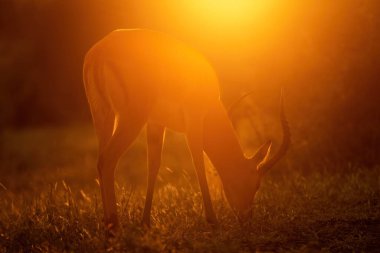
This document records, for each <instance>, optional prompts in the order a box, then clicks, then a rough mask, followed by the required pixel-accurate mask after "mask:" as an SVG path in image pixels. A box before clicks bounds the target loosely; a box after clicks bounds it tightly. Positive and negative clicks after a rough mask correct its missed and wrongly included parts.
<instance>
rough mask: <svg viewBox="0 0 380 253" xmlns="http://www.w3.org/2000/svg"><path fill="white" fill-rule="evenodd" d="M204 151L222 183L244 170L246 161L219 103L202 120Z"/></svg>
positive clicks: (224, 111) (225, 113)
mask: <svg viewBox="0 0 380 253" xmlns="http://www.w3.org/2000/svg"><path fill="white" fill-rule="evenodd" d="M204 151H205V152H206V154H207V156H208V157H209V159H210V160H211V162H212V164H213V165H214V167H215V169H216V170H217V171H218V173H219V176H220V178H221V180H222V182H223V183H225V182H226V180H229V179H231V178H234V177H236V175H237V174H239V170H241V169H246V168H245V167H246V166H247V163H248V161H249V160H247V159H246V157H245V156H244V153H243V151H242V148H241V146H240V143H239V141H238V138H237V136H236V134H235V131H234V128H233V127H232V124H231V121H230V119H229V118H228V115H227V112H226V110H225V109H224V107H223V105H222V104H221V103H220V102H219V103H218V104H216V105H215V106H214V107H213V108H212V109H211V110H210V111H209V113H208V114H207V115H206V117H205V119H204Z"/></svg>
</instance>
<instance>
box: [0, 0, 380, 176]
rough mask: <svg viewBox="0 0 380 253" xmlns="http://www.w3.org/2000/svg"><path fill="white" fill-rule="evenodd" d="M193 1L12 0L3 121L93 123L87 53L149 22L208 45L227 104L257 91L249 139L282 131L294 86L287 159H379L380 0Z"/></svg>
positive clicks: (1, 54)
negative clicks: (222, 8)
mask: <svg viewBox="0 0 380 253" xmlns="http://www.w3.org/2000/svg"><path fill="white" fill-rule="evenodd" d="M194 2H197V1H194ZM194 2H193V1H168V0H165V1H146V0H144V1H141V0H139V1H137V0H136V1H125V0H119V1H116V0H108V1H105V0H13V1H11V0H2V1H1V2H0V129H2V130H3V131H8V130H9V129H20V128H21V129H24V128H29V127H46V126H48V127H52V126H53V127H55V126H72V125H78V124H79V125H82V124H87V123H90V122H91V116H90V114H89V110H88V106H87V102H86V99H85V94H84V89H83V84H82V76H81V75H82V74H81V71H82V63H83V57H84V54H85V53H86V51H87V50H88V49H89V48H90V47H91V45H93V44H94V43H95V42H96V41H98V40H99V39H100V38H102V37H103V36H105V35H106V34H107V33H109V32H110V31H112V30H114V29H117V28H135V27H142V28H150V29H156V30H161V31H165V32H168V33H170V34H173V35H174V36H176V37H178V38H180V39H181V40H183V41H185V42H187V43H188V44H190V45H192V46H193V47H195V48H197V49H198V50H199V51H201V52H202V53H203V54H204V55H205V56H206V57H207V58H208V59H209V60H210V62H211V63H212V64H213V66H214V67H215V69H216V71H217V73H218V75H219V78H220V83H221V88H222V100H223V102H224V104H225V105H226V106H229V105H230V104H231V103H232V102H233V101H234V100H236V99H237V98H238V97H239V96H240V95H242V94H244V93H246V92H248V91H254V93H253V94H252V95H251V96H250V97H248V98H247V99H245V100H244V102H243V103H242V105H241V106H239V107H237V108H236V109H235V111H234V112H233V113H232V116H233V117H232V118H233V121H234V124H235V125H236V126H237V127H238V129H240V130H239V135H240V136H241V138H242V140H243V144H244V145H245V149H247V150H250V149H252V150H253V149H255V148H257V145H258V144H259V142H261V141H263V140H265V139H267V138H273V139H274V140H275V141H276V142H275V143H278V141H279V140H280V134H279V122H278V119H277V116H278V101H279V94H280V89H281V87H284V88H285V94H286V97H285V102H286V111H287V114H288V118H289V122H290V125H291V127H292V132H293V136H294V137H293V143H294V144H293V146H292V149H291V153H290V156H289V157H290V158H288V160H287V164H291V165H292V166H296V167H300V168H303V169H308V168H310V166H309V165H310V164H311V163H312V164H314V168H322V167H326V166H327V167H329V169H334V168H337V167H336V166H335V165H337V164H344V165H347V164H356V165H359V166H365V167H372V166H374V165H376V164H378V163H379V160H380V155H379V154H380V144H379V143H380V105H379V98H380V83H379V80H380V73H379V72H380V33H379V31H380V2H379V1H377V0H340V1H327V0H326V1H317V0H311V1H273V0H272V1H264V0H261V1H260V0H258V1H252V2H255V3H257V5H254V6H253V8H252V9H247V10H246V12H245V14H244V15H245V16H244V18H243V19H239V18H237V17H234V16H233V15H230V14H228V12H227V14H225V15H224V16H223V15H221V16H219V17H218V16H214V19H211V18H210V15H216V14H215V13H214V14H212V13H213V10H212V9H211V10H207V9H204V8H202V7H201V6H200V5H196V4H191V3H194ZM232 11H233V10H231V12H232ZM249 11H252V13H249ZM246 108H250V110H247V109H246ZM249 111H251V113H250V114H249V113H248V112H249ZM249 115H250V118H251V121H249V122H248V123H247V121H246V120H245V121H244V120H242V119H243V118H246V116H249ZM252 133H254V134H253V135H252ZM247 136H251V137H247ZM3 148H6V147H4V146H3ZM326 162H328V163H326ZM319 164H320V165H321V166H319ZM326 164H328V165H326ZM329 164H330V165H332V166H329ZM345 167H346V166H345ZM322 169H323V168H322Z"/></svg>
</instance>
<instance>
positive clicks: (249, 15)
mask: <svg viewBox="0 0 380 253" xmlns="http://www.w3.org/2000/svg"><path fill="white" fill-rule="evenodd" d="M272 2H273V1H272V0H194V1H191V4H189V5H190V6H189V8H192V9H193V11H194V13H197V14H198V16H197V17H196V18H199V19H200V20H202V21H203V22H204V24H205V25H206V26H213V27H214V28H219V29H223V28H224V29H230V28H233V29H236V28H237V27H239V26H246V25H247V24H249V23H252V22H253V21H254V20H258V19H259V18H260V17H261V16H262V15H263V14H264V13H265V12H267V11H268V10H269V9H270V7H271V6H272Z"/></svg>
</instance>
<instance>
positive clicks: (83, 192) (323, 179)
mask: <svg viewBox="0 0 380 253" xmlns="http://www.w3.org/2000/svg"><path fill="white" fill-rule="evenodd" d="M169 138H170V141H168V144H167V145H166V153H165V154H166V155H165V158H164V166H163V167H164V168H163V169H161V171H160V179H159V181H158V184H157V188H156V193H155V199H154V205H153V210H152V221H153V223H154V225H153V227H152V229H150V230H146V229H143V228H142V227H141V226H140V218H141V216H142V208H143V202H144V189H145V184H142V182H145V175H146V174H145V173H146V170H145V169H142V167H144V166H145V162H144V158H143V157H144V154H145V149H144V147H143V138H142V139H141V140H139V141H138V142H137V143H136V145H135V146H134V147H133V149H132V150H131V152H130V153H129V154H130V155H129V156H127V157H126V158H124V159H123V161H122V162H121V164H120V166H119V167H120V168H119V170H118V173H117V174H118V185H117V194H118V199H119V206H118V207H119V213H120V215H121V224H122V230H121V233H120V234H119V235H118V236H117V237H116V238H114V239H112V240H111V241H110V240H106V239H105V238H106V237H105V234H104V228H103V225H102V222H101V219H102V204H101V199H100V196H99V189H98V186H97V182H96V170H95V161H96V141H95V139H94V136H93V132H92V130H90V128H88V127H80V128H78V127H76V128H62V129H32V130H25V131H11V132H4V133H3V135H2V141H1V143H2V148H1V156H2V157H1V160H2V161H1V168H0V169H1V170H0V182H1V184H0V206H1V209H0V252H47V251H48V252H103V251H128V252H161V251H170V252H252V251H253V252H254V251H258V252H259V251H279V252H282V251H304V252H310V251H327V252H328V251H335V252H337V251H339V252H341V251H347V252H352V251H354V252H360V251H365V252H371V251H373V252H375V251H376V250H378V249H379V248H380V243H379V241H378V238H380V168H379V167H378V168H372V169H366V168H348V167H349V166H347V168H340V170H334V171H341V172H334V173H331V172H330V173H329V172H326V171H327V170H326V171H325V172H317V171H321V170H313V171H315V172H310V173H307V174H305V173H300V172H297V171H294V170H291V169H286V170H281V169H280V168H279V167H278V168H276V169H275V170H274V171H272V173H271V174H270V175H269V176H268V177H267V178H266V180H265V181H264V182H263V184H262V188H261V189H260V191H259V192H258V195H257V197H256V202H255V206H254V215H253V217H252V226H250V227H244V228H243V227H241V226H239V224H238V223H237V221H236V219H235V217H234V216H233V214H232V212H231V211H230V209H229V208H228V205H227V204H226V202H225V200H224V199H223V195H222V194H221V193H220V186H219V185H218V183H217V182H214V180H213V176H212V173H211V175H209V176H210V179H211V181H212V192H213V197H214V207H215V209H216V212H217V215H218V218H219V221H220V226H219V227H218V228H213V227H211V226H209V225H208V224H206V222H205V221H204V219H203V216H202V205H201V203H202V201H201V195H200V193H199V189H198V186H197V183H196V181H195V177H194V174H193V171H192V170H191V164H189V161H188V160H189V159H188V158H189V155H188V154H187V153H186V152H183V150H182V149H181V148H178V145H177V144H178V143H179V147H181V146H182V145H181V143H182V141H181V138H180V137H178V136H176V135H170V136H169ZM182 144H183V143H182ZM184 149H185V148H184ZM131 154H132V155H131ZM293 163H294V162H293ZM166 166H168V167H169V168H170V169H169V168H167V169H165V167H166ZM123 167H127V168H128V170H127V169H124V168H123ZM122 168H123V169H122ZM345 170H347V171H345Z"/></svg>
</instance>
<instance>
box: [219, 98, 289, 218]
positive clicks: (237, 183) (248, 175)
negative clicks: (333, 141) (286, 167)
mask: <svg viewBox="0 0 380 253" xmlns="http://www.w3.org/2000/svg"><path fill="white" fill-rule="evenodd" d="M280 120H281V126H282V143H281V145H280V147H279V149H278V151H277V152H276V153H275V154H274V155H273V156H272V157H270V156H271V154H270V153H271V146H272V142H271V141H267V142H266V143H264V144H263V145H262V146H261V147H260V148H259V149H258V150H257V152H256V153H255V155H254V156H253V157H252V158H250V159H248V160H246V162H245V164H242V165H241V167H243V168H240V169H239V170H237V171H239V172H240V173H236V174H235V176H234V178H232V179H231V181H230V182H231V183H230V184H229V185H225V186H224V190H225V195H226V198H227V200H228V202H229V204H230V206H231V208H232V209H233V210H234V212H235V214H236V215H237V217H238V219H239V221H241V222H246V221H249V219H250V217H251V214H252V206H253V200H254V198H255V195H256V192H257V190H258V189H259V187H260V183H261V180H262V179H263V177H264V175H265V174H266V173H267V172H268V171H269V170H270V169H271V168H272V167H273V166H274V165H275V164H276V163H277V162H278V161H279V160H280V159H281V158H282V157H283V156H284V155H285V154H286V152H287V150H288V148H289V145H290V130H289V125H288V122H287V119H286V117H285V113H284V108H283V98H282V95H281V105H280Z"/></svg>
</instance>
